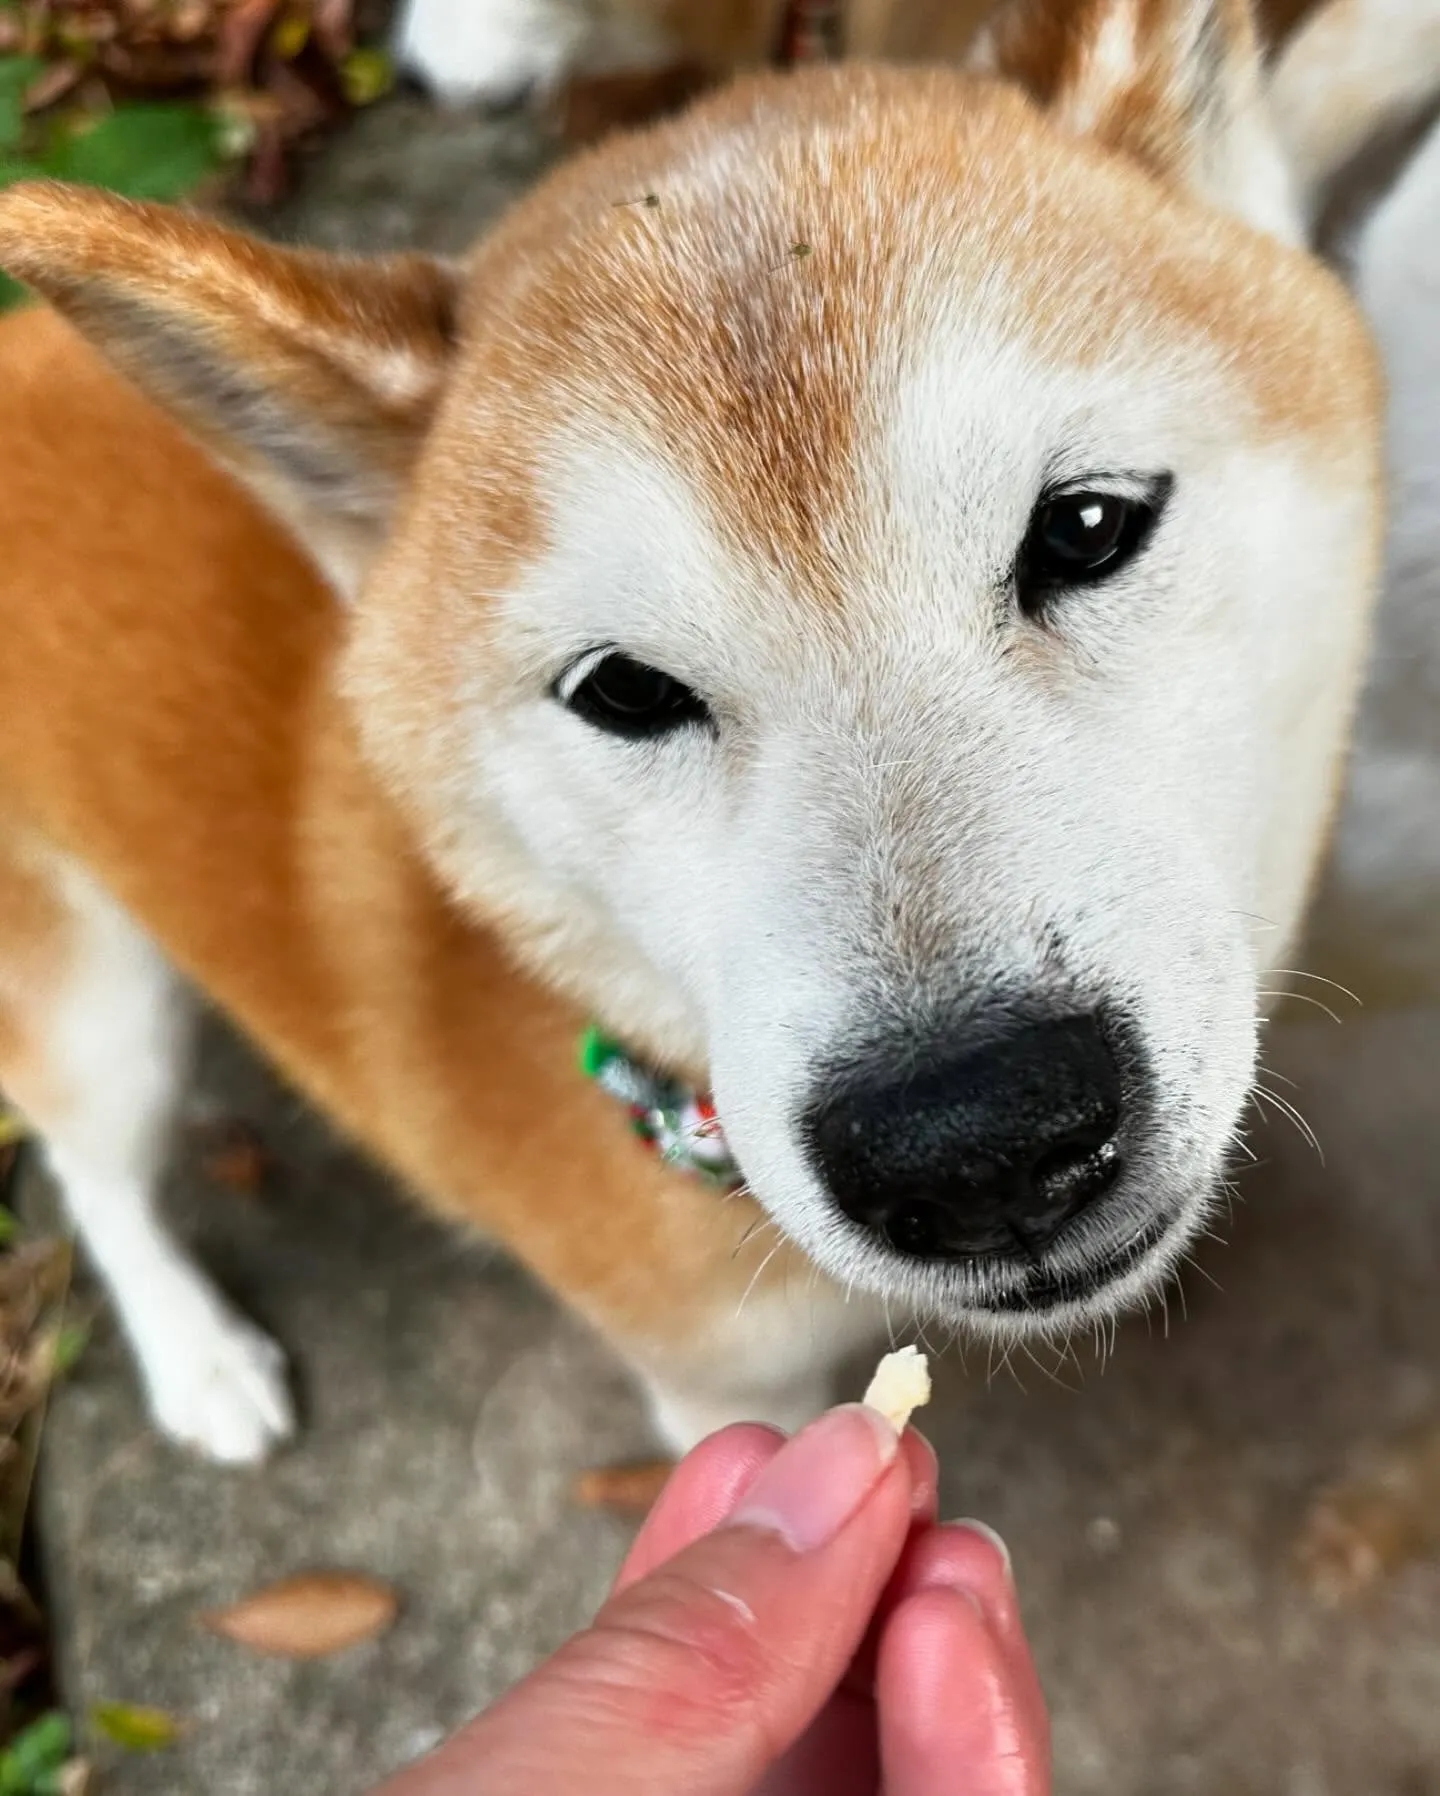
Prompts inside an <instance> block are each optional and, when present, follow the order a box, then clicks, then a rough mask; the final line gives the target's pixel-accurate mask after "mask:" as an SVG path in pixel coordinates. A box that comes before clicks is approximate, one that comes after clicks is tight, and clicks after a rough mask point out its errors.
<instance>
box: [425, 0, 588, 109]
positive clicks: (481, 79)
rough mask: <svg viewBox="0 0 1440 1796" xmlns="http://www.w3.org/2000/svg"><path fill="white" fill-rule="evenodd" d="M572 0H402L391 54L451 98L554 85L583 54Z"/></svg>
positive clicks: (483, 98) (504, 96) (578, 12)
mask: <svg viewBox="0 0 1440 1796" xmlns="http://www.w3.org/2000/svg"><path fill="white" fill-rule="evenodd" d="M589 37H590V28H589V26H588V25H587V23H586V20H585V17H584V11H583V9H582V8H581V6H579V5H578V4H577V3H576V0H406V5H405V8H404V11H403V12H402V14H401V18H400V29H399V35H398V37H397V39H396V57H397V60H398V61H399V63H400V66H401V67H402V68H403V69H405V71H406V72H407V73H408V74H411V75H414V76H415V77H416V78H417V79H418V80H419V81H421V82H422V83H423V84H424V85H425V86H426V87H427V88H428V89H429V90H430V92H431V93H433V94H434V95H435V96H436V97H437V98H438V99H440V100H443V101H445V102H447V103H448V104H450V105H461V104H464V103H466V102H472V101H479V102H481V103H483V104H487V105H492V106H498V105H503V104H507V103H510V102H513V101H515V100H517V99H519V98H521V97H522V96H523V95H525V94H527V93H532V92H533V93H551V92H553V91H554V90H555V89H556V88H557V87H559V85H560V84H561V82H562V81H563V80H564V78H565V77H566V76H567V75H568V74H570V73H572V72H573V71H574V70H576V69H577V67H578V66H580V65H581V64H582V63H583V62H584V60H585V57H586V52H587V47H588V40H589Z"/></svg>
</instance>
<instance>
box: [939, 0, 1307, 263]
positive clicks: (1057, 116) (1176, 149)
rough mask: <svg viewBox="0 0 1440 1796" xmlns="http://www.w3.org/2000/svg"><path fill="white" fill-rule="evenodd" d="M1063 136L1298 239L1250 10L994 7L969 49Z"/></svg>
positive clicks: (1080, 3) (1055, 3) (1067, 3)
mask: <svg viewBox="0 0 1440 1796" xmlns="http://www.w3.org/2000/svg"><path fill="white" fill-rule="evenodd" d="M970 63H971V66H972V68H974V69H975V70H976V71H977V72H980V73H987V74H995V75H999V76H1001V77H1003V78H1005V79H1008V80H1012V81H1015V82H1018V83H1019V84H1020V85H1021V86H1022V87H1024V88H1025V89H1026V90H1027V91H1028V92H1029V93H1030V94H1031V96H1032V97H1033V98H1034V99H1035V100H1036V101H1037V102H1038V103H1039V104H1040V105H1041V106H1042V107H1044V108H1045V110H1046V111H1047V112H1048V113H1049V115H1050V116H1051V117H1052V118H1053V119H1054V120H1055V122H1056V123H1057V124H1058V125H1060V126H1061V127H1062V128H1063V129H1065V130H1067V131H1071V132H1074V133H1075V134H1076V135H1077V136H1082V137H1087V138H1090V139H1092V140H1093V141H1095V142H1098V143H1101V144H1104V145H1105V146H1106V147H1107V148H1109V149H1113V150H1117V151H1119V152H1121V153H1122V154H1124V155H1127V156H1130V157H1131V158H1133V159H1134V160H1135V161H1137V162H1140V163H1142V164H1143V165H1144V166H1145V167H1146V168H1148V169H1149V170H1150V171H1151V173H1152V174H1154V175H1156V176H1158V177H1159V178H1160V179H1161V180H1163V181H1165V182H1167V183H1170V184H1172V185H1174V186H1177V187H1180V188H1183V189H1185V190H1187V191H1188V192H1190V193H1192V194H1195V195H1198V196H1199V197H1202V198H1204V199H1206V200H1208V201H1209V202H1210V203H1212V204H1213V205H1216V206H1218V207H1220V208H1221V209H1222V210H1223V211H1226V212H1230V213H1233V214H1235V215H1236V216H1238V217H1241V218H1244V219H1245V220H1246V221H1247V222H1248V223H1250V224H1253V225H1256V226H1257V227H1258V228H1260V229H1261V230H1264V231H1268V232H1270V233H1271V234H1272V235H1275V236H1280V237H1283V238H1285V239H1287V240H1293V239H1295V238H1297V237H1298V235H1299V226H1298V222H1297V208H1296V206H1295V203H1294V199H1293V196H1292V194H1291V191H1290V182H1289V178H1288V173H1287V170H1286V166H1285V161H1284V157H1283V156H1282V154H1281V152H1280V149H1279V145H1278V143H1277V141H1276V138H1275V134H1274V131H1273V129H1272V127H1271V123H1270V119H1269V116H1268V113H1267V109H1266V102H1265V94H1264V84H1263V77H1262V66H1261V52H1260V45H1259V41H1258V36H1257V33H1256V28H1255V21H1254V19H1253V17H1252V15H1251V10H1250V0H1002V4H1001V5H1000V7H999V9H998V11H997V12H996V13H995V14H994V15H993V17H992V18H991V19H990V20H989V21H988V22H987V24H986V25H985V27H984V28H983V29H982V30H981V32H980V34H979V36H978V37H977V39H976V41H975V44H974V47H973V49H972V51H971V57H970Z"/></svg>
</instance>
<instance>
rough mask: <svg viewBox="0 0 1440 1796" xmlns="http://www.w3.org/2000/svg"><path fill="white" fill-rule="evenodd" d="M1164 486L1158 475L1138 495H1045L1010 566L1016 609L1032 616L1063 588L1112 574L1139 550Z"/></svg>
mask: <svg viewBox="0 0 1440 1796" xmlns="http://www.w3.org/2000/svg"><path fill="white" fill-rule="evenodd" d="M1170 485H1171V482H1170V478H1169V476H1168V475H1164V476H1162V477H1161V478H1160V479H1159V480H1155V481H1151V482H1150V483H1148V484H1147V485H1146V487H1145V488H1144V490H1143V491H1141V492H1132V493H1107V492H1101V491H1090V490H1084V491H1080V490H1077V491H1072V492H1061V493H1047V494H1046V495H1045V497H1044V498H1043V499H1041V501H1040V503H1039V504H1038V505H1037V506H1036V507H1035V510H1034V511H1033V512H1032V513H1031V516H1030V527H1029V529H1028V530H1027V531H1026V532H1025V541H1024V543H1023V544H1022V545H1021V548H1020V555H1019V559H1018V560H1017V562H1016V564H1015V587H1016V591H1017V593H1018V595H1019V599H1020V605H1021V608H1022V609H1023V610H1025V611H1027V612H1030V613H1031V614H1034V613H1035V612H1038V611H1041V610H1043V609H1044V607H1045V605H1046V604H1047V603H1048V602H1049V600H1050V599H1051V597H1052V596H1053V595H1054V594H1055V593H1057V592H1060V591H1063V590H1064V589H1065V588H1066V587H1070V586H1089V585H1092V584H1094V582H1096V581H1097V580H1105V579H1108V578H1109V577H1110V575H1111V574H1114V573H1117V572H1118V571H1119V570H1120V569H1121V568H1122V567H1123V566H1124V565H1125V563H1126V562H1127V561H1130V560H1132V559H1133V558H1134V557H1135V556H1136V555H1138V554H1139V553H1140V551H1141V549H1143V548H1144V547H1145V544H1146V542H1147V541H1148V539H1149V536H1150V532H1151V531H1152V530H1153V529H1154V528H1155V522H1156V520H1157V519H1158V517H1159V516H1160V513H1161V510H1162V509H1163V507H1164V504H1165V500H1166V498H1167V497H1168V496H1169V492H1170Z"/></svg>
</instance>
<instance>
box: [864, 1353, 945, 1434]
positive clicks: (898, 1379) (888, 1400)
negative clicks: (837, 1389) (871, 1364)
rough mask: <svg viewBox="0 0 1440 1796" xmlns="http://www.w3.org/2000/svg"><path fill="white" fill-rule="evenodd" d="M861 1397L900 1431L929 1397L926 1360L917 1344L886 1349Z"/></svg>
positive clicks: (896, 1430)
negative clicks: (895, 1351) (898, 1348)
mask: <svg viewBox="0 0 1440 1796" xmlns="http://www.w3.org/2000/svg"><path fill="white" fill-rule="evenodd" d="M863 1401H864V1402H865V1403H866V1404H867V1405H868V1406H869V1407H870V1408H871V1409H878V1410H879V1412H880V1414H881V1415H882V1416H884V1417H885V1419H886V1421H887V1422H890V1423H891V1424H893V1426H894V1428H895V1432H896V1433H897V1434H900V1433H902V1432H903V1431H904V1428H905V1424H906V1423H907V1422H908V1421H909V1420H910V1418H911V1416H912V1415H914V1413H915V1411H916V1410H917V1409H921V1408H923V1407H924V1405H925V1404H927V1403H928V1402H929V1401H930V1362H929V1361H928V1360H927V1359H926V1358H925V1355H924V1354H923V1353H922V1352H921V1351H920V1349H919V1348H918V1347H902V1348H900V1350H899V1352H898V1353H887V1354H886V1355H885V1357H884V1359H882V1360H881V1362H880V1364H879V1365H878V1366H877V1367H876V1368H875V1376H874V1377H873V1378H872V1379H871V1380H870V1386H869V1389H868V1390H867V1391H866V1392H865V1396H864V1398H863Z"/></svg>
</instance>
